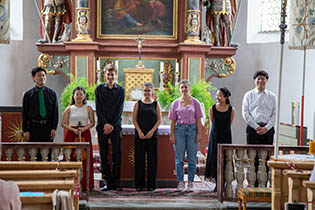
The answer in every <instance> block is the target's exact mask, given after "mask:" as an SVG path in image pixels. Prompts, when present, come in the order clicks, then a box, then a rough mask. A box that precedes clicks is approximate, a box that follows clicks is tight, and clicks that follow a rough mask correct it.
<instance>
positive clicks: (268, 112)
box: [242, 70, 277, 145]
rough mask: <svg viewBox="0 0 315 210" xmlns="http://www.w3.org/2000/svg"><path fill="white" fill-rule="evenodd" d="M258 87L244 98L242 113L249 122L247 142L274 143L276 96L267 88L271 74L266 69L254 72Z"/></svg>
mask: <svg viewBox="0 0 315 210" xmlns="http://www.w3.org/2000/svg"><path fill="white" fill-rule="evenodd" d="M253 78H254V81H255V85H256V88H255V89H253V90H250V91H248V92H247V93H246V94H245V95H244V98H243V104H242V115H243V118H244V120H245V121H246V123H247V128H246V138H247V144H269V145H272V144H273V136H274V133H275V130H274V125H275V121H276V107H277V102H276V96H275V94H274V93H272V92H270V91H268V90H267V89H266V84H267V82H268V79H269V75H268V73H267V72H266V71H263V70H262V71H256V72H255V74H254V77H253Z"/></svg>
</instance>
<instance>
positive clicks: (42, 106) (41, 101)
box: [38, 88, 46, 117]
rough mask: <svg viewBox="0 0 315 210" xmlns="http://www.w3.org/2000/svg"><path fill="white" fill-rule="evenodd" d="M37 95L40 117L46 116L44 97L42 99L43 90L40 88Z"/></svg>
mask: <svg viewBox="0 0 315 210" xmlns="http://www.w3.org/2000/svg"><path fill="white" fill-rule="evenodd" d="M38 96H39V114H40V116H42V117H45V116H46V107H45V99H44V94H43V90H42V89H41V88H40V89H39V92H38Z"/></svg>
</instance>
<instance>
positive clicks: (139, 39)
mask: <svg viewBox="0 0 315 210" xmlns="http://www.w3.org/2000/svg"><path fill="white" fill-rule="evenodd" d="M144 40H145V39H143V38H141V37H140V36H139V38H138V39H136V42H138V50H139V62H141V49H142V42H143V41H144Z"/></svg>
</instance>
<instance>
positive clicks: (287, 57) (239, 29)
mask: <svg viewBox="0 0 315 210" xmlns="http://www.w3.org/2000/svg"><path fill="white" fill-rule="evenodd" d="M247 4H248V1H246V0H245V1H242V5H241V11H240V14H239V19H238V23H237V25H236V31H235V37H234V40H233V42H236V43H239V44H240V47H239V49H238V51H237V54H236V55H235V56H234V59H235V60H236V63H237V66H236V72H235V73H234V74H232V75H231V76H229V77H227V78H214V79H213V80H212V81H213V84H214V85H215V86H216V87H223V86H226V87H227V88H228V89H230V90H231V92H232V96H231V102H232V105H233V106H234V107H235V110H236V116H235V120H234V123H233V125H232V132H233V143H246V137H245V128H246V124H245V122H244V120H243V119H242V116H241V111H242V108H241V104H242V99H243V95H244V94H245V93H246V92H247V91H248V90H250V89H252V88H254V81H253V79H252V76H253V74H254V72H255V71H256V70H259V69H264V70H266V71H267V72H268V73H269V75H270V78H269V81H268V84H267V88H268V89H269V90H270V91H272V92H274V93H275V94H277V95H278V82H279V69H280V47H281V46H280V44H279V41H278V42H277V43H269V44H247V43H246V32H247ZM278 40H280V36H279V39H278ZM284 49H285V50H284V61H283V62H284V63H283V77H282V87H281V103H280V105H281V107H280V122H286V123H290V122H291V102H292V101H301V93H302V64H303V52H302V51H296V50H288V43H286V44H285V46H284ZM314 58H315V52H314V50H308V51H307V64H306V83H305V84H306V85H305V106H304V107H305V111H304V113H305V114H304V119H305V120H304V126H307V127H308V138H310V139H312V138H314V131H315V127H314V121H315V112H314V108H315V97H314V94H313V90H314V88H315V83H314V82H313V81H315V72H314V66H315V59H314Z"/></svg>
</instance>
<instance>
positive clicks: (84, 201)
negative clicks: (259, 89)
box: [0, 0, 315, 210]
mask: <svg viewBox="0 0 315 210" xmlns="http://www.w3.org/2000/svg"><path fill="white" fill-rule="evenodd" d="M50 1H51V2H54V5H56V4H60V5H61V7H58V6H56V8H57V9H60V8H61V9H62V10H63V12H61V13H58V12H57V13H58V14H59V15H60V14H61V15H60V17H59V16H58V15H56V14H57V13H55V15H54V16H51V13H50V11H48V13H45V8H46V6H47V4H48V3H47V2H50ZM8 2H9V3H8ZM215 2H217V3H215ZM218 2H219V3H218ZM266 2H267V3H266ZM266 2H262V1H259V0H251V1H246V0H219V1H217V0H34V1H23V0H15V1H9V0H0V60H1V66H2V67H1V71H2V74H1V75H3V77H4V80H2V82H1V83H0V116H1V118H0V119H1V120H0V125H1V126H0V133H1V135H0V180H7V181H15V182H16V183H17V185H18V187H19V190H20V193H24V194H22V195H21V194H20V197H21V199H20V201H18V202H21V203H22V209H51V206H52V204H51V202H52V196H53V194H54V193H55V191H54V190H56V189H58V190H60V191H61V190H64V191H67V192H70V200H71V202H72V204H71V208H69V209H82V210H83V209H91V210H94V209H95V210H96V209H246V206H247V209H272V210H282V209H283V210H284V209H300V208H301V206H303V205H304V206H305V208H306V206H307V209H313V208H314V207H313V206H312V205H313V203H314V202H315V182H312V181H311V180H310V177H311V178H312V176H313V174H312V170H313V166H314V163H315V159H314V156H313V155H314V154H315V145H314V147H313V148H311V146H313V145H312V143H313V142H312V140H313V139H315V98H314V97H313V87H312V84H313V83H312V80H313V78H314V79H315V74H313V72H312V69H313V67H312V66H313V65H315V59H312V58H313V57H314V56H315V53H314V51H313V50H312V46H310V45H311V44H312V43H313V41H314V38H315V36H314V34H315V33H313V31H314V30H315V29H314V28H312V26H313V25H315V23H314V20H315V17H313V16H314V15H313V13H312V12H310V13H309V16H311V18H313V19H311V18H310V21H313V22H311V23H310V22H308V23H307V24H306V23H305V24H304V25H303V24H302V25H303V27H304V30H306V28H307V27H309V28H310V29H309V30H310V33H309V37H308V38H307V39H309V40H310V41H309V43H311V44H309V46H307V47H304V48H299V49H298V48H294V47H292V46H291V43H290V42H291V37H290V36H291V35H290V34H289V33H291V31H292V26H291V25H290V22H289V18H292V17H290V16H293V15H294V14H295V13H294V9H292V8H293V6H292V2H293V1H288V2H291V5H290V4H288V5H287V7H286V12H287V13H290V15H289V16H288V18H286V19H285V22H280V21H281V11H282V12H283V4H286V3H287V1H286V0H283V1H278V2H279V5H277V6H278V10H276V9H274V8H275V5H273V4H274V1H272V0H269V1H266ZM268 2H271V3H270V5H271V6H270V5H269V7H267V8H266V7H263V6H264V5H262V4H268ZM226 4H227V5H226ZM8 5H9V6H8ZM218 5H219V6H218ZM5 6H7V7H6V9H8V10H7V13H5ZM215 6H218V8H219V7H221V9H222V8H223V7H224V8H225V7H226V8H228V9H229V10H228V11H224V12H221V13H219V12H218V11H214V10H215V9H218V8H214V7H215ZM308 6H309V7H310V8H309V10H308V11H314V8H315V3H313V1H311V2H310V3H309V5H308ZM281 7H282V10H281ZM305 7H306V6H305ZM262 8H263V9H262ZM273 9H274V11H275V13H278V16H277V18H279V20H280V21H279V23H278V24H280V23H282V24H286V25H287V26H288V27H287V28H286V32H284V31H282V32H281V29H279V28H277V29H276V30H271V31H262V29H261V28H262V26H261V24H262V22H263V20H262V19H263V18H264V16H263V15H262V14H261V13H263V12H264V11H265V10H273ZM216 12H218V13H216ZM126 14H127V15H126ZM215 14H219V16H216V15H215ZM5 15H7V19H8V20H9V21H7V22H6V21H3V20H4V19H2V18H1V17H4V18H5ZM215 17H222V18H221V19H219V21H216V19H215ZM227 17H229V19H228V20H227V19H226V18H227ZM49 18H51V19H49ZM58 18H60V19H58ZM8 22H9V24H10V25H9V29H8V31H7V32H6V33H3V30H4V29H5V26H6V25H5V24H8ZM47 23H49V24H47ZM289 25H290V26H289ZM293 25H294V24H293ZM289 29H290V31H289ZM299 30H302V29H299ZM299 30H298V29H297V30H296V31H299ZM8 34H9V35H8ZM299 34H301V32H299ZM281 36H282V38H283V39H282V38H281ZM8 37H9V38H8ZM313 37H314V38H313ZM2 38H3V39H2ZM281 39H282V42H281ZM313 48H314V47H313ZM107 64H112V65H115V67H116V68H117V69H118V76H117V80H116V82H117V84H119V85H121V86H122V87H124V88H125V91H126V92H125V101H124V108H123V113H122V143H121V144H122V159H121V172H120V173H121V177H120V178H121V185H122V187H123V191H122V192H118V191H112V190H111V191H106V192H103V191H101V190H100V186H99V181H100V180H101V172H100V170H101V169H100V167H101V166H100V165H101V163H100V154H99V147H98V140H97V138H98V136H97V131H96V128H95V126H94V127H93V128H91V129H90V130H91V135H92V150H90V148H89V144H88V143H82V142H79V143H75V142H73V143H69V142H64V138H65V134H66V130H65V129H64V128H62V127H61V123H60V121H61V119H62V116H63V112H64V110H65V108H66V107H67V106H68V105H69V100H70V97H71V94H72V90H73V88H74V87H76V86H79V85H81V86H84V87H85V88H86V92H87V97H88V98H87V100H88V104H89V105H91V106H92V108H93V110H94V112H95V103H94V89H95V87H96V86H97V85H99V84H102V83H104V82H106V79H105V70H104V68H105V66H106V65H107ZM36 66H39V67H42V68H44V69H45V70H46V72H47V82H46V86H47V87H49V88H51V89H53V90H54V91H55V92H56V94H57V99H58V104H59V110H58V112H59V123H58V127H57V132H56V137H55V138H54V143H47V142H46V143H32V142H27V141H26V140H25V138H24V137H23V130H22V120H21V115H22V98H23V94H24V92H25V91H26V90H28V89H30V88H32V87H34V82H33V80H32V76H31V70H32V69H33V68H34V67H36ZM258 70H264V71H266V72H268V74H269V79H268V78H267V80H268V82H267V89H268V91H271V92H272V93H274V94H275V96H276V97H277V105H278V106H277V110H276V112H277V121H276V125H275V129H276V132H275V136H274V145H249V144H247V142H246V127H247V123H246V122H245V120H244V119H243V116H242V103H243V97H244V94H245V93H246V92H247V91H249V90H251V89H253V88H255V83H254V80H253V75H254V73H255V72H256V71H258ZM183 79H186V80H188V81H189V82H190V84H192V87H193V86H194V84H197V85H200V86H202V88H204V87H207V88H206V89H205V90H206V92H207V93H208V92H209V94H208V97H209V98H207V99H206V100H207V101H205V103H202V104H203V105H202V106H203V115H204V117H203V119H202V124H203V126H202V139H201V141H200V143H199V147H198V152H197V172H196V176H195V180H196V181H195V182H196V184H195V186H196V189H195V190H194V191H193V192H177V191H176V190H175V189H176V185H177V180H176V170H175V155H174V148H173V146H172V144H171V143H170V141H169V138H170V132H171V131H170V123H171V122H170V120H169V118H168V114H169V109H170V106H171V102H172V101H171V102H170V101H168V100H170V98H171V96H172V95H173V96H174V95H176V94H179V92H178V93H174V92H171V94H170V96H168V98H167V99H165V98H164V99H163V98H162V97H163V94H161V93H170V90H171V89H172V88H173V89H174V91H177V89H176V88H175V87H176V86H178V84H179V82H180V81H181V80H183ZM144 82H151V83H152V84H153V85H154V90H155V94H156V95H155V99H156V100H157V101H159V103H160V105H161V112H162V119H161V125H160V126H159V130H158V142H159V143H158V148H159V150H158V167H157V168H158V171H157V174H158V175H157V180H158V181H157V185H158V188H157V189H156V190H155V191H154V192H148V191H142V192H137V191H136V190H135V189H134V188H133V181H134V164H135V160H134V153H135V149H134V138H135V127H134V125H133V119H132V115H133V107H134V105H135V103H136V101H137V100H139V99H141V98H142V96H143V94H142V89H141V88H142V85H143V83H144ZM223 87H226V88H228V89H229V90H230V92H231V96H230V97H229V99H230V102H231V106H233V107H234V111H235V114H234V120H233V123H232V124H231V133H232V143H231V144H219V145H218V154H217V164H218V167H217V183H216V184H215V183H213V182H212V181H211V180H208V179H205V176H204V173H205V165H206V159H207V157H206V156H207V150H208V149H209V148H208V144H209V133H210V129H211V124H210V122H209V108H210V106H212V105H213V104H215V102H216V91H217V89H220V88H223ZM67 90H68V92H67ZM69 90H70V92H69ZM163 91H164V92H163ZM89 93H90V95H89ZM67 94H68V96H67ZM177 96H179V95H177ZM89 97H90V99H89ZM173 98H174V97H173ZM163 100H164V101H163ZM173 100H174V99H173ZM201 102H202V101H201ZM95 113H96V112H95ZM95 115H96V114H95ZM301 125H302V126H301ZM314 144H315V143H314ZM312 149H313V150H314V151H313V150H312ZM37 150H39V151H40V150H41V154H42V156H43V157H44V156H45V157H48V153H49V154H50V153H51V155H52V160H51V161H48V162H47V161H45V158H44V161H34V157H35V156H36V151H37ZM34 151H35V152H34ZM74 151H75V153H76V154H77V155H76V158H77V159H76V161H73V160H72V159H71V158H72V157H73V152H74ZM87 154H92V157H93V158H92V159H90V158H89V155H87ZM309 154H311V155H309ZM290 155H291V156H290ZM60 156H62V157H61V158H60ZM278 156H279V159H278ZM82 157H84V159H85V160H86V161H87V165H90V164H92V165H93V173H92V174H93V177H94V183H93V186H94V189H93V190H91V191H89V190H85V191H83V190H82V189H81V186H80V179H78V177H79V178H80V175H81V176H82V173H86V171H89V170H90V169H89V167H88V166H86V165H84V166H83V165H82V164H81V162H82ZM35 160H36V158H35ZM255 160H256V162H257V163H258V165H259V166H258V167H257V166H255V165H254V164H256V162H255ZM185 164H186V165H187V163H185ZM186 165H185V179H187V171H188V169H187V166H186ZM84 167H85V168H84ZM255 167H256V170H255ZM83 168H84V169H83ZM56 169H58V170H56ZM83 171H85V172H83ZM87 174H88V173H87ZM313 179H315V178H314V177H313ZM85 181H86V182H87V183H89V176H87V177H86V180H85ZM313 181H314V180H313ZM256 183H258V184H256ZM246 189H250V190H254V191H255V190H258V193H254V192H252V191H250V190H249V191H246ZM255 192H256V191H255ZM27 193H29V194H27ZM57 193H58V192H57ZM257 194H259V195H257ZM55 196H56V195H55ZM57 197H58V196H57ZM294 201H297V203H301V205H300V206H299V207H298V205H297V207H296V208H294V207H293V205H294V204H293V202H294ZM247 202H248V203H247ZM285 202H288V203H289V204H288V206H285ZM290 204H291V205H292V206H291V207H289V205H290ZM243 206H244V207H243ZM65 209H66V208H65ZM301 209H302V208H301ZM303 209H304V208H303Z"/></svg>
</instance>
